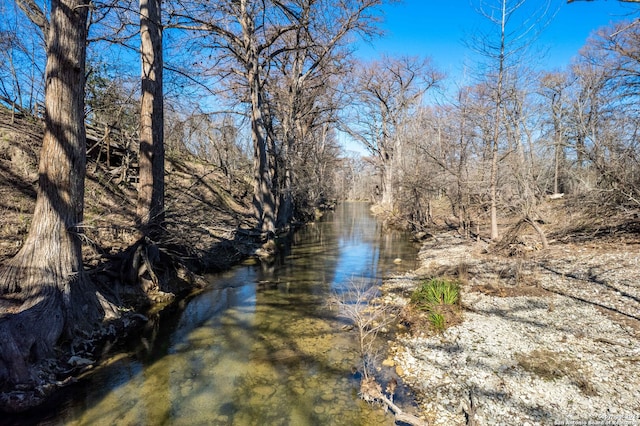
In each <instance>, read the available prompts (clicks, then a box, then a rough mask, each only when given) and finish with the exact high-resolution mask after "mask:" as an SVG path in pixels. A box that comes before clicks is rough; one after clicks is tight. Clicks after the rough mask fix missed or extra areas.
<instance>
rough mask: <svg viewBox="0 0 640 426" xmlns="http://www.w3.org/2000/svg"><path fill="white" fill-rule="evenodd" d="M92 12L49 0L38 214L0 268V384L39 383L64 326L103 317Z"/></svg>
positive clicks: (73, 1)
mask: <svg viewBox="0 0 640 426" xmlns="http://www.w3.org/2000/svg"><path fill="white" fill-rule="evenodd" d="M87 14H88V2H86V1H85V0H52V2H51V25H50V32H49V36H48V43H47V67H46V94H45V133H44V138H43V145H42V150H41V153H40V164H39V181H38V183H39V186H38V190H37V199H36V205H35V211H34V215H33V221H32V223H31V228H30V229H29V234H28V236H27V238H26V241H25V243H24V245H23V246H22V248H21V250H20V251H19V252H18V253H17V254H16V256H15V257H14V258H13V259H11V260H9V261H8V262H6V263H5V265H3V268H2V270H1V271H0V342H1V343H2V346H0V384H2V383H3V382H5V383H7V382H8V383H10V384H11V383H12V384H16V383H26V382H30V381H31V380H35V379H36V378H35V377H32V373H31V371H30V364H31V363H33V362H37V361H39V360H41V359H43V358H45V357H46V356H48V355H49V354H50V353H51V352H52V350H53V347H54V345H55V343H56V342H57V341H58V339H59V338H60V336H61V335H62V333H63V331H65V329H66V330H67V332H69V333H71V332H73V331H74V330H75V329H76V328H84V327H86V326H89V325H91V323H92V322H94V321H97V320H99V319H101V318H102V316H103V315H104V312H103V311H102V310H101V308H100V304H99V303H98V300H97V298H96V296H95V292H92V291H90V288H91V286H90V283H89V282H88V280H87V278H86V277H85V274H84V272H83V266H82V241H81V235H82V219H83V208H84V177H85V166H86V135H85V128H84V80H85V57H86V39H87Z"/></svg>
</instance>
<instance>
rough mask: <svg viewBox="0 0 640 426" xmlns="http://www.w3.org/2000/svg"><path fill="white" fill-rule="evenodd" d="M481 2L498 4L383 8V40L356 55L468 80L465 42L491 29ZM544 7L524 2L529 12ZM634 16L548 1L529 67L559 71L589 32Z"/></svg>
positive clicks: (628, 8) (595, 4)
mask: <svg viewBox="0 0 640 426" xmlns="http://www.w3.org/2000/svg"><path fill="white" fill-rule="evenodd" d="M481 2H484V3H485V4H487V5H499V4H500V0H404V1H402V2H399V3H397V4H394V5H387V6H385V22H384V23H383V24H382V28H383V30H384V31H385V32H386V35H384V36H383V37H382V38H378V39H375V40H373V42H372V43H371V44H370V45H367V44H364V43H361V44H360V45H359V48H358V50H357V51H356V55H357V56H358V57H361V58H363V59H376V58H378V57H379V56H380V55H382V54H389V55H411V56H428V57H430V58H431V59H432V60H433V65H434V66H435V67H436V68H437V69H438V70H440V71H442V72H444V73H445V74H446V75H447V76H448V78H447V80H446V81H445V82H444V86H445V87H446V86H450V85H451V84H452V82H454V81H457V82H460V76H462V75H467V73H466V72H465V67H473V66H474V65H475V63H476V62H475V61H474V53H473V51H472V50H471V49H470V48H469V47H467V46H466V45H465V43H464V40H465V39H467V40H468V39H469V36H470V35H471V34H473V33H478V32H479V31H483V30H486V29H487V26H489V27H490V25H489V24H488V20H487V19H486V18H484V17H483V16H481V15H480V14H479V13H478V12H477V11H476V10H477V8H478V6H479V5H480V4H481ZM509 2H510V3H514V1H513V0H509ZM544 2H545V0H526V4H528V5H530V7H533V8H537V7H540V4H541V3H544ZM638 16H640V3H624V2H620V1H617V0H595V1H584V0H576V1H574V2H573V3H571V4H567V2H566V0H551V13H550V15H549V18H550V20H549V22H548V23H547V24H546V25H545V26H544V28H543V29H542V31H541V33H540V35H539V37H538V38H537V41H536V42H535V46H534V47H533V48H532V50H535V51H536V52H538V53H537V54H535V55H534V56H532V59H531V61H532V63H531V64H529V65H531V66H532V67H534V68H537V69H541V70H549V71H551V70H557V69H564V68H565V67H567V66H568V65H569V64H570V63H571V59H572V58H573V57H574V56H576V55H577V54H578V51H579V50H580V48H582V47H583V46H584V45H585V43H586V41H587V38H588V37H589V35H590V34H591V33H592V32H594V31H596V30H597V29H599V28H601V27H604V26H607V25H609V24H611V23H612V22H617V21H623V20H631V19H634V18H636V17H638ZM517 18H520V16H517ZM494 31H495V30H494ZM540 52H546V53H544V54H543V53H540ZM475 59H477V57H476V58H475ZM339 140H340V142H341V144H342V145H343V146H344V147H345V149H346V150H348V151H353V152H357V153H359V154H361V155H366V151H365V149H364V148H363V147H362V146H360V145H359V144H358V143H356V142H354V141H352V140H350V138H348V137H347V136H346V135H344V134H339Z"/></svg>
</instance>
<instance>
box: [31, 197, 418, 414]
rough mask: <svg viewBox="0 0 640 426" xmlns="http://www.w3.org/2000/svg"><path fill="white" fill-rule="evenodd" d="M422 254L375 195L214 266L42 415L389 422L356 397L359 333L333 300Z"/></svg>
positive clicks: (405, 266) (412, 263)
mask: <svg viewBox="0 0 640 426" xmlns="http://www.w3.org/2000/svg"><path fill="white" fill-rule="evenodd" d="M416 254H417V248H416V247H415V246H414V245H413V244H411V243H410V242H409V238H408V236H407V235H406V234H402V233H383V232H382V229H381V226H380V224H379V223H378V222H376V221H375V219H374V218H373V217H371V215H370V214H369V211H368V205H367V204H364V203H346V204H343V205H340V206H339V207H338V208H337V210H336V211H335V212H330V213H328V214H327V215H326V216H325V218H323V220H321V221H319V222H318V223H315V224H310V225H308V226H306V227H304V228H303V229H301V230H300V231H298V232H297V233H295V234H294V235H292V236H291V237H290V241H289V242H287V243H285V244H284V247H283V251H282V253H281V255H280V256H279V257H277V258H275V259H274V260H273V262H271V263H269V264H261V265H253V266H251V265H243V266H239V267H236V268H234V269H233V270H231V271H228V272H225V273H222V274H216V275H211V276H210V277H209V281H210V287H209V288H208V290H207V291H205V292H203V293H201V294H199V295H197V296H196V297H194V298H193V299H192V300H190V301H189V302H188V303H186V304H185V305H184V306H183V309H181V310H178V311H175V312H173V313H170V314H168V315H164V316H163V317H162V318H160V319H159V320H158V321H157V323H156V324H155V326H154V327H150V328H149V330H148V332H147V333H146V335H145V336H143V339H142V341H143V344H142V345H140V346H138V347H137V348H136V349H135V350H132V351H130V352H129V353H126V354H120V355H118V356H116V357H113V358H112V359H110V360H108V361H107V362H105V365H104V366H102V367H100V368H99V369H98V370H97V371H96V372H95V373H94V374H93V375H91V376H90V377H89V378H88V379H86V380H84V381H83V382H82V383H79V384H78V385H76V386H74V387H73V388H72V389H71V392H72V394H73V396H72V397H69V399H68V400H66V401H63V402H61V403H60V404H59V407H57V409H56V410H55V413H53V412H52V413H50V415H49V416H48V419H47V420H46V421H44V422H43V423H46V424H68V425H85V424H86V425H89V424H91V425H112V424H127V425H159V424H171V425H182V424H184V425H198V424H203V425H204V424H207V425H218V424H219V425H296V426H298V425H332V424H349V425H385V424H388V425H391V424H393V418H392V416H391V415H390V414H386V413H385V412H384V411H383V410H382V409H381V408H379V407H375V406H371V405H368V404H366V403H364V402H363V401H361V400H360V399H359V398H358V395H357V392H358V387H359V381H358V377H356V376H357V374H356V375H354V373H353V372H352V371H353V370H352V368H353V366H355V365H358V364H359V360H358V355H357V346H356V339H355V336H354V335H353V334H352V333H350V332H346V331H344V330H342V329H341V323H340V322H339V321H338V319H337V318H336V317H335V313H334V312H332V311H331V310H330V309H329V308H328V307H327V304H326V299H327V297H328V296H329V295H331V294H332V293H333V292H340V291H342V290H344V289H346V288H348V286H349V285H350V283H352V282H353V281H354V280H361V279H366V280H372V281H373V282H379V281H380V280H381V279H383V278H384V277H386V276H389V275H391V274H394V273H397V272H402V271H403V270H406V269H412V268H414V267H415V258H416ZM396 258H401V259H403V262H402V264H401V265H398V264H397V263H394V259H396Z"/></svg>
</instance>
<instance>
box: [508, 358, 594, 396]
mask: <svg viewBox="0 0 640 426" xmlns="http://www.w3.org/2000/svg"><path fill="white" fill-rule="evenodd" d="M515 357H516V361H517V362H518V365H520V367H522V368H523V369H524V370H525V371H528V372H529V373H532V374H535V375H536V376H538V377H540V378H542V379H544V380H549V381H551V380H559V379H562V378H564V377H566V378H568V379H569V380H570V381H571V382H572V383H573V384H574V385H575V386H577V387H578V388H579V389H580V391H581V392H582V393H583V394H584V395H586V396H595V395H597V394H598V393H597V391H596V389H595V388H594V387H593V386H592V385H591V383H590V381H589V373H588V371H587V370H586V368H584V367H583V366H582V365H581V364H580V363H579V362H578V360H576V359H574V358H573V357H571V356H570V355H568V354H566V353H559V352H552V351H549V350H546V349H535V350H533V351H531V352H529V353H526V354H523V353H518V354H516V356H515Z"/></svg>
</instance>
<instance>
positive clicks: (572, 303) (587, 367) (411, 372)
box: [383, 233, 640, 425]
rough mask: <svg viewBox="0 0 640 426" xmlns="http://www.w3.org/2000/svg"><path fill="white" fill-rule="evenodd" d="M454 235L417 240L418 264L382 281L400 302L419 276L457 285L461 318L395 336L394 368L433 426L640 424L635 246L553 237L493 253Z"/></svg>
mask: <svg viewBox="0 0 640 426" xmlns="http://www.w3.org/2000/svg"><path fill="white" fill-rule="evenodd" d="M487 249H488V246H487V245H486V244H484V243H481V242H471V241H470V240H468V239H462V238H459V237H458V236H456V235H455V234H453V233H449V234H445V235H442V236H438V237H437V238H434V239H432V240H430V241H428V242H427V243H425V244H424V245H423V247H422V250H421V251H420V254H419V260H420V268H419V269H418V270H416V271H414V272H413V273H410V274H407V275H404V276H401V277H397V278H394V279H390V280H388V281H387V282H386V283H385V284H384V286H383V290H384V292H385V295H386V296H385V299H386V300H387V302H388V303H393V304H396V305H398V306H403V305H405V304H406V303H408V298H409V295H410V293H411V291H412V289H413V288H415V286H416V285H417V284H418V283H419V282H420V281H421V280H422V279H424V278H428V277H433V276H440V275H449V276H456V277H458V278H459V279H460V280H461V281H462V283H463V287H462V301H461V309H462V316H463V321H462V323H460V324H457V325H454V326H451V327H449V328H447V329H446V330H444V332H441V333H436V332H432V331H429V330H415V329H414V330H411V333H406V334H401V335H399V336H398V337H397V338H396V340H395V341H394V342H393V343H392V347H391V359H392V360H393V362H392V364H393V366H394V368H395V370H396V373H398V375H399V376H400V377H401V378H402V379H403V381H404V383H405V384H407V385H408V386H409V387H410V388H411V389H412V390H413V391H414V393H415V394H416V395H417V402H418V405H419V411H420V412H419V414H420V415H421V416H422V417H424V418H425V419H426V420H427V421H428V422H429V424H431V425H578V424H579V425H587V424H589V425H595V424H598V425H640V279H639V278H638V277H639V276H640V245H639V244H638V241H636V239H635V237H634V238H633V239H632V240H630V241H628V240H625V241H624V242H623V241H620V240H618V239H616V238H615V237H614V238H609V239H603V240H599V241H597V242H593V241H592V242H591V243H584V242H559V241H554V243H553V244H552V245H551V248H550V249H549V250H545V251H537V252H531V253H529V254H528V255H526V256H517V257H507V256H500V255H494V254H490V251H488V250H487Z"/></svg>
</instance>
